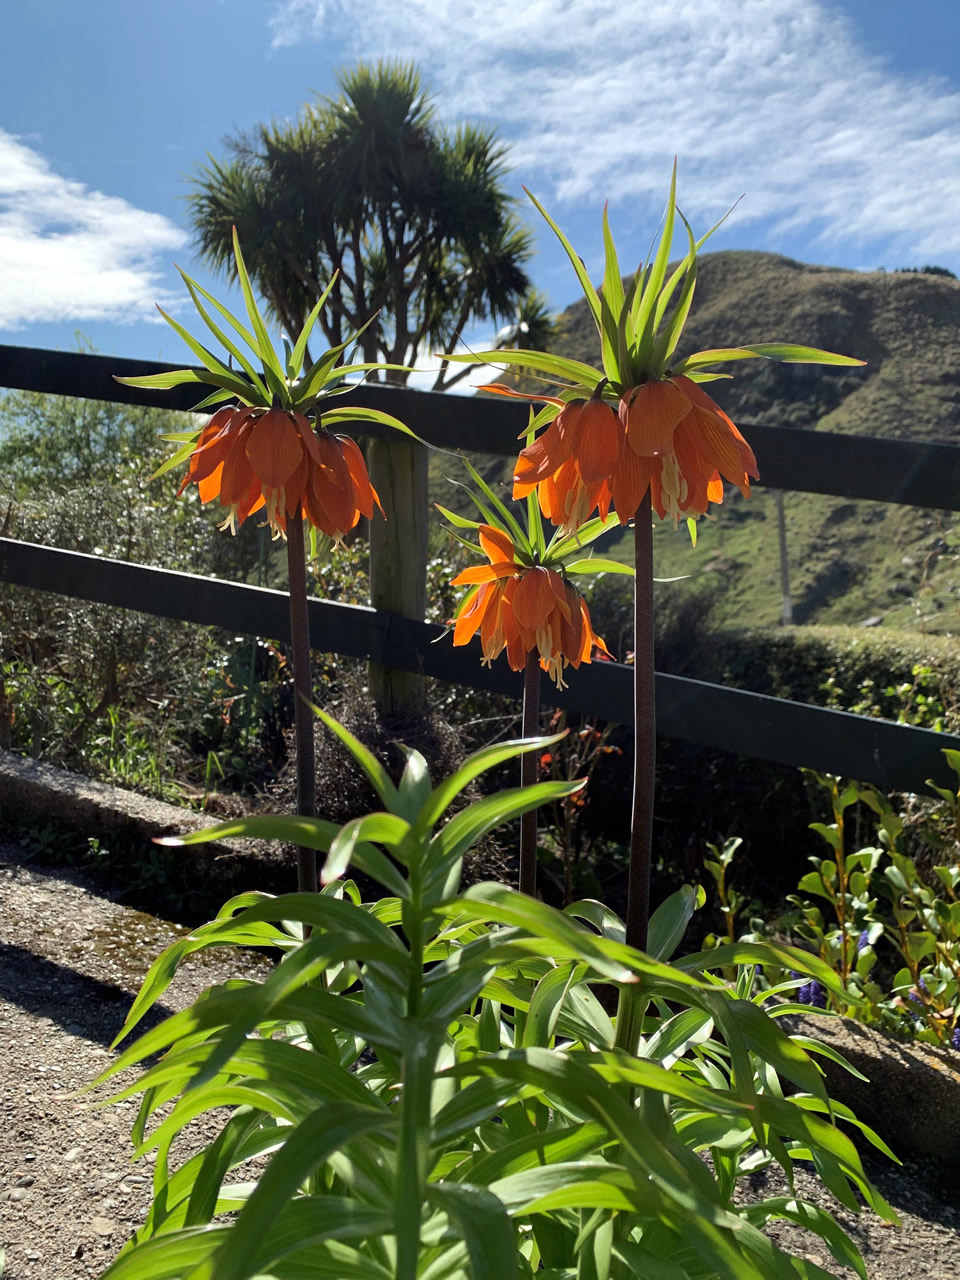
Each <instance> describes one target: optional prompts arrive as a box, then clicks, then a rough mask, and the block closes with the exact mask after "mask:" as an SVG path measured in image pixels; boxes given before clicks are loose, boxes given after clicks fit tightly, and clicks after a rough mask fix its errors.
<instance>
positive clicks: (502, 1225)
mask: <svg viewBox="0 0 960 1280" xmlns="http://www.w3.org/2000/svg"><path fill="white" fill-rule="evenodd" d="M427 1198H428V1200H429V1202H430V1203H431V1204H432V1205H434V1206H435V1207H436V1208H438V1209H442V1210H443V1211H444V1212H445V1213H446V1214H447V1216H448V1218H449V1219H450V1221H451V1222H452V1223H453V1224H454V1225H455V1226H456V1229H457V1232H458V1234H459V1235H460V1236H461V1238H462V1239H463V1241H464V1243H465V1244H466V1246H467V1252H468V1254H469V1255H470V1266H471V1276H472V1277H473V1280H509V1277H511V1276H519V1275H520V1272H519V1270H518V1265H517V1264H518V1255H517V1239H516V1236H517V1233H516V1229H515V1228H514V1225H513V1223H512V1221H511V1220H510V1216H509V1215H508V1213H507V1210H506V1208H505V1207H504V1205H503V1203H502V1202H501V1201H500V1200H499V1199H498V1198H497V1197H496V1195H494V1194H493V1192H491V1191H490V1190H488V1189H487V1188H485V1187H479V1186H473V1185H471V1184H468V1183H462V1182H460V1183H458V1182H441V1183H434V1184H432V1185H430V1186H428V1187H427Z"/></svg>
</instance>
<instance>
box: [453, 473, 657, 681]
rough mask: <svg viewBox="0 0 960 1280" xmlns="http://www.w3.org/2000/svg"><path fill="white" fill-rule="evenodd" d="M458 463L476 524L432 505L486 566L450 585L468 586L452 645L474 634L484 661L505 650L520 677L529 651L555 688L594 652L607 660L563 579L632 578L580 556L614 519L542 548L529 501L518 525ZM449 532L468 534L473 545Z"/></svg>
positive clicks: (620, 568) (613, 565) (576, 594)
mask: <svg viewBox="0 0 960 1280" xmlns="http://www.w3.org/2000/svg"><path fill="white" fill-rule="evenodd" d="M464 465H465V466H466V468H467V470H468V472H469V473H470V477H471V479H472V480H473V483H474V485H475V486H476V488H474V489H471V488H469V487H467V486H463V487H464V488H465V489H466V492H467V494H468V495H469V497H470V499H471V501H472V502H473V504H474V505H475V506H476V508H477V510H478V511H479V513H480V515H481V516H482V517H483V519H482V520H470V519H468V518H467V517H466V516H462V515H458V514H457V512H455V511H450V510H448V508H446V507H443V506H440V504H439V503H438V504H437V507H438V510H439V511H440V512H441V513H442V514H443V515H444V516H445V517H446V518H447V520H449V521H450V524H451V525H453V526H454V527H453V528H452V529H450V530H449V532H450V534H451V536H452V537H454V538H456V540H457V542H459V543H460V544H461V545H462V546H464V547H466V549H467V550H468V551H469V552H471V554H473V555H477V556H481V557H485V558H486V561H487V563H485V564H479V565H472V566H470V567H469V568H467V569H464V570H463V572H462V573H459V574H457V576H456V577H455V578H454V579H453V583H452V585H453V586H455V587H456V586H469V588H470V590H469V591H468V592H467V593H466V594H465V595H464V597H463V599H462V600H461V601H460V603H459V604H458V606H457V609H456V613H455V616H454V622H455V626H454V633H453V643H454V644H455V645H463V644H467V643H469V641H470V640H471V639H472V638H473V636H474V635H475V634H476V633H477V632H478V631H479V632H480V638H481V642H482V644H483V661H484V663H485V664H489V663H491V662H493V661H494V660H495V659H496V658H497V657H498V656H499V655H500V653H502V652H503V650H504V649H506V652H507V660H508V662H509V663H510V666H511V668H512V669H513V670H514V671H521V670H522V669H523V667H524V664H525V662H526V657H527V654H528V653H532V652H534V651H536V652H538V653H539V655H540V665H541V666H542V667H543V669H544V671H547V672H549V674H550V677H551V679H552V680H553V681H554V683H555V684H556V685H557V687H558V688H561V689H562V688H564V687H565V685H564V682H563V671H564V668H565V667H567V666H572V667H574V668H577V667H579V666H580V663H581V662H590V661H591V657H592V654H593V650H594V648H598V649H600V650H601V652H602V653H604V654H607V656H609V654H608V651H607V646H606V645H605V644H604V642H603V640H602V639H601V638H600V637H599V636H598V635H597V634H596V633H595V632H594V630H593V626H592V624H591V621H590V610H589V609H588V607H587V602H586V600H585V599H584V598H583V596H582V594H581V593H580V590H579V588H578V587H577V586H576V585H575V584H574V582H572V581H571V578H572V577H576V576H578V575H582V574H588V573H632V572H633V570H632V569H630V568H629V567H628V566H627V565H624V564H621V563H620V562H619V561H617V560H606V559H603V558H602V557H594V556H592V555H588V556H585V555H584V554H583V552H584V549H585V548H586V547H588V546H589V545H590V543H592V542H594V541H595V540H596V539H597V538H599V537H600V535H601V534H603V533H605V532H606V531H607V530H608V529H609V528H610V527H611V526H612V525H613V524H615V523H616V517H615V516H610V517H606V518H599V517H598V518H597V519H595V520H592V521H590V523H589V524H588V525H585V526H584V528H583V529H581V530H580V531H579V534H577V535H564V534H563V532H562V531H561V530H557V531H556V532H555V533H554V534H553V536H552V538H551V539H550V541H549V542H548V541H547V539H546V537H545V534H544V529H543V521H542V520H541V518H540V509H539V506H538V504H537V500H536V498H535V497H534V496H533V495H531V496H530V497H528V499H527V504H526V521H525V523H521V521H520V520H519V519H517V517H516V516H514V514H513V513H512V512H511V511H510V509H509V507H507V506H506V505H505V504H504V503H503V502H501V501H500V499H499V498H498V497H497V495H496V493H495V492H494V491H493V490H492V489H491V488H490V486H489V485H488V484H487V483H486V482H485V481H484V479H483V477H482V476H481V475H480V474H479V473H478V472H477V471H476V470H475V469H474V468H473V467H472V466H471V465H470V463H469V462H468V461H467V460H466V459H464ZM457 529H470V530H474V531H475V532H476V534H477V537H478V541H479V546H478V545H477V544H476V543H474V542H472V541H471V540H470V539H469V538H466V537H463V536H462V535H461V534H459V533H457V532H456V530H457Z"/></svg>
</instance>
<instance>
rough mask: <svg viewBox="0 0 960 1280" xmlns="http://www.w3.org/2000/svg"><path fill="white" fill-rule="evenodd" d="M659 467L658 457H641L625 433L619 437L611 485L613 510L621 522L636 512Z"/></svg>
mask: <svg viewBox="0 0 960 1280" xmlns="http://www.w3.org/2000/svg"><path fill="white" fill-rule="evenodd" d="M659 469H660V460H659V459H658V458H641V457H640V455H639V454H638V453H636V452H635V451H634V450H633V449H632V448H631V446H630V444H629V442H628V440H627V437H626V435H624V436H623V437H622V438H621V442H620V457H619V459H618V460H617V469H616V471H615V472H614V473H613V483H612V485H611V490H612V495H613V506H614V510H615V511H616V513H617V515H618V516H619V517H620V523H621V524H626V523H627V521H628V520H632V519H633V517H634V516H635V515H636V514H637V507H639V505H640V503H641V502H642V501H643V496H644V494H645V493H646V492H647V489H648V488H649V487H650V482H651V479H652V477H653V474H654V472H655V471H659Z"/></svg>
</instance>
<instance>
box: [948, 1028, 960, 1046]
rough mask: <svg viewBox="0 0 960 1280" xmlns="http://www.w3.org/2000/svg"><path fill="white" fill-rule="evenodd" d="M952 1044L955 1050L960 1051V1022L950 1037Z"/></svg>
mask: <svg viewBox="0 0 960 1280" xmlns="http://www.w3.org/2000/svg"><path fill="white" fill-rule="evenodd" d="M950 1043H951V1044H952V1045H953V1047H954V1049H960V1022H958V1023H957V1025H956V1026H955V1027H954V1028H953V1035H952V1036H951V1037H950Z"/></svg>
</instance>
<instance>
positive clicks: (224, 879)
mask: <svg viewBox="0 0 960 1280" xmlns="http://www.w3.org/2000/svg"><path fill="white" fill-rule="evenodd" d="M2 819H6V820H7V821H8V822H9V821H10V820H11V819H12V820H23V819H28V820H39V821H41V822H52V823H56V824H57V825H59V826H62V827H65V828H68V829H72V830H76V831H77V832H79V833H82V834H83V835H85V836H96V837H97V838H99V839H100V840H102V841H103V842H104V843H105V844H107V845H108V846H109V845H110V843H111V841H112V842H114V843H115V844H116V845H117V846H118V847H119V848H120V849H122V850H123V851H124V852H127V851H129V856H130V858H131V859H132V860H134V861H136V860H137V859H148V858H150V857H151V855H154V854H156V852H157V846H156V845H154V844H153V843H152V841H153V838H154V837H155V836H162V835H184V834H186V833H187V832H189V831H199V830H202V829H203V828H204V827H210V826H214V825H216V824H217V823H218V822H220V821H223V819H222V818H219V817H216V818H214V817H213V816H211V815H208V814H204V813H197V812H195V811H193V810H190V809H182V808H180V807H179V806H177V805H174V804H167V803H166V802H165V801H162V800H154V799H152V798H151V797H149V796H143V795H140V794H139V793H137V792H134V791H126V790H124V789H123V788H121V787H114V786H110V785H109V784H108V783H104V782H97V781H94V780H93V779H91V778H84V777H82V776H81V775H79V774H76V773H71V772H70V771H68V770H66V769H60V768H58V767H56V766H55V765H51V764H46V763H44V762H43V761H38V760H30V759H26V758H25V757H23V756H18V755H14V754H13V753H12V752H10V751H0V820H2ZM170 852H171V853H175V852H177V851H175V850H170ZM177 856H178V857H179V858H183V859H189V867H190V870H191V873H194V874H195V876H196V880H197V888H198V896H200V886H201V882H202V883H203V884H204V885H210V886H215V895H216V896H219V898H220V900H221V901H222V900H223V899H224V898H226V897H228V896H229V895H230V894H232V893H236V892H240V891H243V890H247V889H255V888H256V889H263V890H266V891H267V892H272V893H276V892H286V891H292V890H293V889H295V888H296V871H295V866H294V864H293V862H292V859H290V858H289V857H288V856H286V855H285V854H284V853H283V852H282V847H281V846H279V845H277V844H276V843H273V842H266V841H254V840H216V841H210V843H209V844H202V845H192V846H190V847H189V848H187V849H182V850H180V851H179V852H178V853H177Z"/></svg>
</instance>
